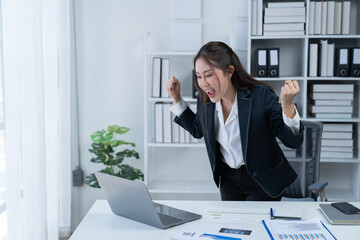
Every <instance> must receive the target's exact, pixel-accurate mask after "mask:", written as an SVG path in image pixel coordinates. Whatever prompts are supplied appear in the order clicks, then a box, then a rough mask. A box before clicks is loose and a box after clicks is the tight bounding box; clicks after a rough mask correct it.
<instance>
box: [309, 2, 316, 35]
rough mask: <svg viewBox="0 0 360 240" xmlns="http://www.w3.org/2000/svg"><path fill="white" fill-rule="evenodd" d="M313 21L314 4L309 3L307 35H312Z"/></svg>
mask: <svg viewBox="0 0 360 240" xmlns="http://www.w3.org/2000/svg"><path fill="white" fill-rule="evenodd" d="M314 21H315V2H310V6H309V34H310V35H313V34H314V25H315V24H314Z"/></svg>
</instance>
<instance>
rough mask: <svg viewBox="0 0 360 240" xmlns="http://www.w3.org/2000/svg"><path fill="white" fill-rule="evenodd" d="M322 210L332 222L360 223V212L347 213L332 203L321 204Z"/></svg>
mask: <svg viewBox="0 0 360 240" xmlns="http://www.w3.org/2000/svg"><path fill="white" fill-rule="evenodd" d="M319 206H320V210H321V212H322V213H323V214H324V216H325V218H326V219H327V220H328V221H329V223H331V224H360V214H351V215H347V214H345V213H342V212H340V211H339V210H337V209H336V208H334V207H333V206H331V205H330V204H319Z"/></svg>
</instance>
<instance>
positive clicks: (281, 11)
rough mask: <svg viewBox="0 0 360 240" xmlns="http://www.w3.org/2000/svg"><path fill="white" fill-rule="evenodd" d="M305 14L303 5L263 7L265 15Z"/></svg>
mask: <svg viewBox="0 0 360 240" xmlns="http://www.w3.org/2000/svg"><path fill="white" fill-rule="evenodd" d="M268 16H269V17H279V16H305V7H287V8H281V7H280V8H265V17H268Z"/></svg>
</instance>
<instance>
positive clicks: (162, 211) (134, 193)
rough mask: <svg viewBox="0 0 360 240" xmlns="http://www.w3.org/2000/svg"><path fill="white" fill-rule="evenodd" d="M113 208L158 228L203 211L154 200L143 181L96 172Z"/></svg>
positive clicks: (116, 211)
mask: <svg viewBox="0 0 360 240" xmlns="http://www.w3.org/2000/svg"><path fill="white" fill-rule="evenodd" d="M95 175H96V178H97V179H98V181H99V183H100V186H101V188H102V189H103V191H104V192H105V196H106V198H107V201H108V203H109V205H110V208H111V211H112V212H113V213H114V214H116V215H119V216H122V217H125V218H129V219H132V220H135V221H138V222H141V223H145V224H147V225H151V226H154V227H157V228H161V229H166V228H170V227H173V226H176V225H180V224H183V223H186V222H190V221H193V220H196V219H200V218H201V215H198V214H195V213H191V212H187V211H184V210H180V209H176V208H173V207H169V206H166V205H162V204H158V203H154V202H153V201H152V199H151V196H150V194H149V191H148V189H147V187H146V186H145V184H144V183H142V182H139V181H131V180H127V179H124V178H120V177H116V176H112V175H109V174H104V173H100V172H97V173H95Z"/></svg>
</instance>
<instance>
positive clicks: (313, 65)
mask: <svg viewBox="0 0 360 240" xmlns="http://www.w3.org/2000/svg"><path fill="white" fill-rule="evenodd" d="M318 48H319V45H318V44H317V43H311V44H310V54H309V76H310V77H316V76H317V74H318V71H317V70H318Z"/></svg>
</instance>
